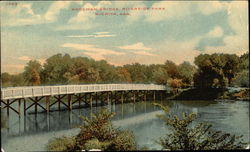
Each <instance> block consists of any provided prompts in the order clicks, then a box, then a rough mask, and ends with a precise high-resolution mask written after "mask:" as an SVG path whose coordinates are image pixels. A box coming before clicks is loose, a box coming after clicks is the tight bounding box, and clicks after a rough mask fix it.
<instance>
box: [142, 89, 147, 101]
mask: <svg viewBox="0 0 250 152" xmlns="http://www.w3.org/2000/svg"><path fill="white" fill-rule="evenodd" d="M143 93H144V101H147V91H143Z"/></svg>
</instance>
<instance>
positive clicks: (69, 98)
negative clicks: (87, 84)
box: [68, 94, 72, 111]
mask: <svg viewBox="0 0 250 152" xmlns="http://www.w3.org/2000/svg"><path fill="white" fill-rule="evenodd" d="M68 109H69V110H70V111H71V110H72V100H71V94H69V95H68Z"/></svg>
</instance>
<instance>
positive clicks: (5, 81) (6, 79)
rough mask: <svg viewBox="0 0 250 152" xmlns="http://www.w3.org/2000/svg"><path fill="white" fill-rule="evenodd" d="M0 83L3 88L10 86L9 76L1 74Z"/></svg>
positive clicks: (5, 73)
mask: <svg viewBox="0 0 250 152" xmlns="http://www.w3.org/2000/svg"><path fill="white" fill-rule="evenodd" d="M1 83H2V86H3V87H8V86H11V75H10V74H9V73H7V72H4V73H2V74H1Z"/></svg>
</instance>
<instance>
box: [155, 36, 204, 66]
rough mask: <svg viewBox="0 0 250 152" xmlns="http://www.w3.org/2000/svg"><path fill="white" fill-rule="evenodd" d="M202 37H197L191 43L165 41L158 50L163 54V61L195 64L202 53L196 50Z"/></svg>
mask: <svg viewBox="0 0 250 152" xmlns="http://www.w3.org/2000/svg"><path fill="white" fill-rule="evenodd" d="M200 39H201V37H195V38H193V39H191V40H189V41H169V40H168V41H165V42H162V43H161V44H159V47H158V48H157V50H158V52H159V54H161V56H160V57H161V59H159V60H162V61H166V60H171V61H173V62H175V63H177V64H180V63H182V62H183V61H188V62H190V63H193V62H194V58H195V57H196V56H198V55H199V54H200V51H198V50H196V46H197V45H198V43H199V41H200Z"/></svg>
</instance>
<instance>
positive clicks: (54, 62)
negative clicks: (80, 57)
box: [42, 54, 72, 84]
mask: <svg viewBox="0 0 250 152" xmlns="http://www.w3.org/2000/svg"><path fill="white" fill-rule="evenodd" d="M70 69H72V60H71V57H70V55H68V54H65V55H64V56H63V55H62V54H56V55H53V56H52V57H50V58H48V59H47V60H46V63H45V64H44V70H43V72H42V80H43V82H44V83H49V84H65V83H68V82H69V80H68V79H69V78H68V75H66V74H65V73H67V72H70Z"/></svg>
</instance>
